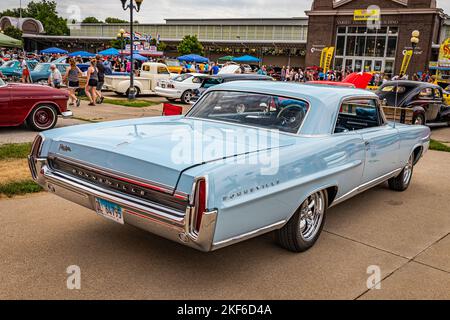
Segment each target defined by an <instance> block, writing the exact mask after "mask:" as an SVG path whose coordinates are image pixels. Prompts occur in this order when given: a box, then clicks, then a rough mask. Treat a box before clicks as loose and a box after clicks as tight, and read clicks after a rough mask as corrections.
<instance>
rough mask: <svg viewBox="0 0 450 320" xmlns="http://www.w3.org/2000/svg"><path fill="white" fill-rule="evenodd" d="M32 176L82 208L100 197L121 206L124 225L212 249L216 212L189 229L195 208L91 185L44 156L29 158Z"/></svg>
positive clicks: (56, 193)
mask: <svg viewBox="0 0 450 320" xmlns="http://www.w3.org/2000/svg"><path fill="white" fill-rule="evenodd" d="M28 162H29V167H30V170H31V174H32V176H33V179H34V180H35V181H36V182H37V183H38V184H39V185H40V186H42V187H43V188H44V189H45V190H46V191H49V192H51V193H54V194H55V195H58V196H60V197H62V198H64V199H67V200H69V201H72V202H75V203H77V204H79V205H81V206H83V207H86V208H88V209H91V210H95V199H96V198H100V199H104V200H107V201H110V202H113V203H115V204H117V205H119V206H121V207H122V209H123V211H124V214H123V216H124V221H125V223H127V224H130V225H133V226H136V227H138V228H141V229H144V230H146V231H149V232H151V233H154V234H157V235H159V236H161V237H164V238H166V239H169V240H172V241H175V242H179V243H182V244H184V245H186V246H189V247H192V248H195V249H197V250H201V251H205V252H207V251H211V250H213V245H212V243H213V238H214V232H215V227H216V221H217V211H211V212H206V213H205V214H204V216H203V218H202V222H201V226H200V230H199V231H198V232H195V233H194V232H192V227H191V226H192V221H193V219H192V215H193V212H194V208H193V207H192V206H188V207H187V209H186V212H178V211H175V210H171V211H170V214H169V213H168V212H167V211H168V210H167V208H165V207H162V206H159V205H158V204H154V203H150V202H148V201H143V200H142V201H141V200H139V199H137V198H133V197H130V196H128V195H125V194H121V193H118V192H114V191H111V190H107V189H104V188H101V187H99V186H96V185H91V184H89V183H87V182H85V181H82V180H78V179H76V178H74V177H72V176H69V175H66V174H64V173H61V172H57V171H55V170H52V168H51V167H50V166H49V164H48V162H47V159H46V158H34V157H32V156H30V157H29V158H28Z"/></svg>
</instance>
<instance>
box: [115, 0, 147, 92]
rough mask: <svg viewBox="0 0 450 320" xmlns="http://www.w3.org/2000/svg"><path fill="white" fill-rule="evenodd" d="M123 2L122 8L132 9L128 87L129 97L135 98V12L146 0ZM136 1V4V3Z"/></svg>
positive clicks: (126, 0)
mask: <svg viewBox="0 0 450 320" xmlns="http://www.w3.org/2000/svg"><path fill="white" fill-rule="evenodd" d="M120 2H122V9H123V10H124V11H126V10H128V9H130V39H131V46H130V63H131V73H130V88H129V89H128V99H129V100H133V99H136V89H135V88H134V59H133V54H134V52H133V51H134V50H133V49H134V48H133V45H134V32H133V12H134V10H136V12H139V11H140V10H141V5H142V2H144V0H129V3H128V4H127V2H128V0H120ZM134 3H136V5H134Z"/></svg>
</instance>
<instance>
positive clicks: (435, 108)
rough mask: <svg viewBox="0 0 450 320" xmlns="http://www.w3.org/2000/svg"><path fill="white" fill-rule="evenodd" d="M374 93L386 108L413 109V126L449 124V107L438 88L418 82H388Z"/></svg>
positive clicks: (442, 92)
mask: <svg viewBox="0 0 450 320" xmlns="http://www.w3.org/2000/svg"><path fill="white" fill-rule="evenodd" d="M376 93H377V95H378V96H379V97H380V99H381V100H382V101H384V103H385V104H386V105H387V106H394V107H399V108H411V109H413V110H414V115H413V123H414V124H426V125H436V124H439V125H445V124H450V107H448V106H447V105H446V103H445V100H444V91H443V90H442V88H441V87H440V86H437V85H434V84H432V83H427V82H418V81H407V80H400V81H389V82H386V83H385V84H383V85H382V86H381V87H380V88H379V89H378V90H377V92H376Z"/></svg>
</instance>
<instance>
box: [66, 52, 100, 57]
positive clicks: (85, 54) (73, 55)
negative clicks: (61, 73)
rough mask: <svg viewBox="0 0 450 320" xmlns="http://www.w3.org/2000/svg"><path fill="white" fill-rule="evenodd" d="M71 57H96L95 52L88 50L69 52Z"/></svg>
mask: <svg viewBox="0 0 450 320" xmlns="http://www.w3.org/2000/svg"><path fill="white" fill-rule="evenodd" d="M69 57H82V58H95V53H90V52H87V51H75V52H72V53H69Z"/></svg>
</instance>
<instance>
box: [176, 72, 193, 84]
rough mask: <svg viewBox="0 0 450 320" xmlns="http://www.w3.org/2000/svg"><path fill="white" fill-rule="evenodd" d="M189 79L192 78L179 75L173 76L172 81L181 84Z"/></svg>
mask: <svg viewBox="0 0 450 320" xmlns="http://www.w3.org/2000/svg"><path fill="white" fill-rule="evenodd" d="M190 77H192V75H191V74H187V73H185V74H180V75H178V76H175V77H174V78H173V81H177V82H183V81H184V80H186V79H188V78H190Z"/></svg>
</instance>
